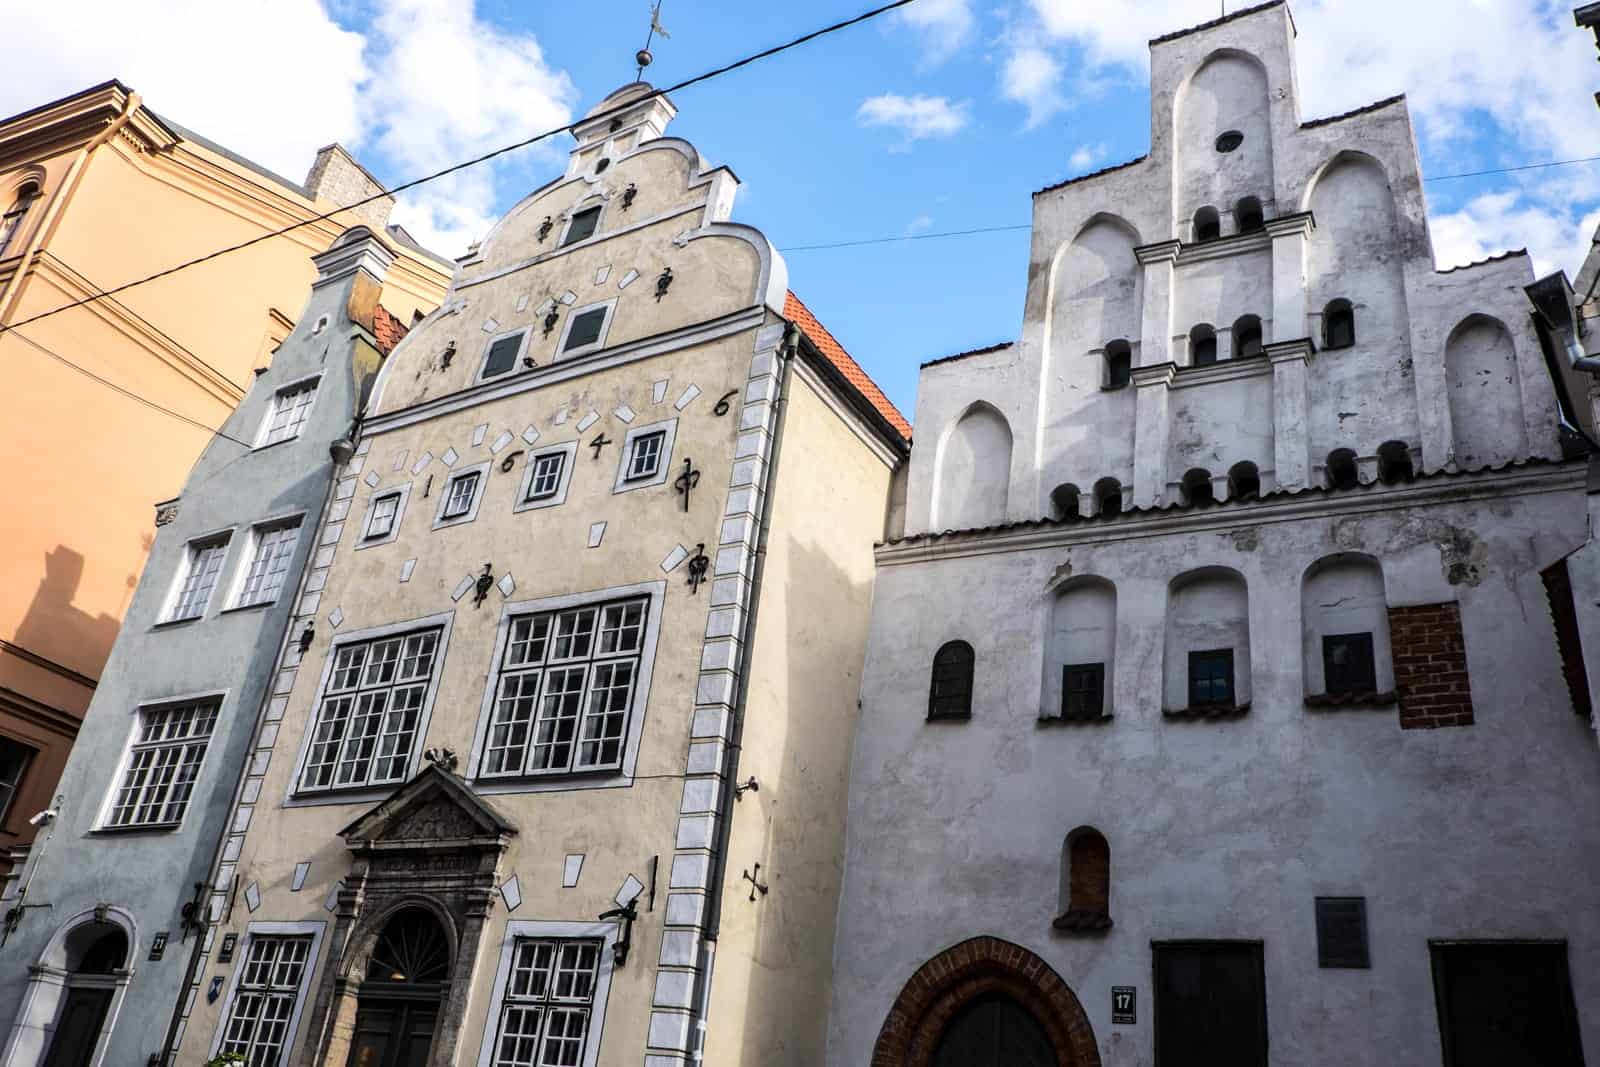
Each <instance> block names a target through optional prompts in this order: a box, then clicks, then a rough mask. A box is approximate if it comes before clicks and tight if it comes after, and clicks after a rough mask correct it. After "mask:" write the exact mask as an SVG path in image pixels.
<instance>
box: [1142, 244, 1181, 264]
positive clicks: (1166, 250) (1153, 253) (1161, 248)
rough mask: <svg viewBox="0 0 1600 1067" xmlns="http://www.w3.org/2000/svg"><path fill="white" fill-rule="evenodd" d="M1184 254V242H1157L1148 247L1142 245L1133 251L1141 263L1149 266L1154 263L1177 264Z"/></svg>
mask: <svg viewBox="0 0 1600 1067" xmlns="http://www.w3.org/2000/svg"><path fill="white" fill-rule="evenodd" d="M1182 252H1183V242H1182V241H1177V240H1173V241H1156V242H1153V243H1151V244H1147V245H1140V246H1139V247H1137V248H1135V249H1134V250H1133V254H1134V256H1136V257H1137V258H1138V260H1139V262H1140V263H1143V264H1144V265H1145V266H1149V265H1151V264H1153V263H1176V262H1178V257H1179V256H1180V255H1181V254H1182Z"/></svg>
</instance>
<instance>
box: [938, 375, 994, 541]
mask: <svg viewBox="0 0 1600 1067" xmlns="http://www.w3.org/2000/svg"><path fill="white" fill-rule="evenodd" d="M1011 444H1012V436H1011V424H1010V423H1008V422H1007V421H1006V417H1005V416H1004V415H1002V414H1000V412H999V411H997V410H996V409H995V408H994V407H992V406H991V405H989V404H987V403H985V402H984V401H981V400H980V401H978V402H977V403H975V404H973V405H972V406H971V407H969V408H967V410H966V411H965V412H963V413H962V415H961V417H960V418H958V419H957V420H956V421H955V423H954V424H953V425H952V426H951V427H950V429H949V430H948V431H947V432H946V434H945V437H944V440H943V441H941V442H940V445H939V454H938V459H937V460H936V461H935V466H936V468H937V471H936V473H935V477H934V496H933V528H934V529H936V530H967V529H973V528H975V527H979V526H991V525H994V524H995V523H998V522H1001V521H1003V520H1004V519H1005V516H1006V501H1007V496H1008V493H1009V491H1010V484H1011Z"/></svg>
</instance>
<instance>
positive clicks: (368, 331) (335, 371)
mask: <svg viewBox="0 0 1600 1067" xmlns="http://www.w3.org/2000/svg"><path fill="white" fill-rule="evenodd" d="M393 261H394V253H393V252H392V251H391V250H390V249H389V248H388V247H387V246H386V245H385V244H384V242H383V241H382V240H381V239H380V238H379V237H378V236H376V235H375V234H374V233H373V232H372V231H371V230H369V229H367V228H366V227H364V226H357V227H354V228H353V229H351V230H348V231H346V232H345V233H344V234H343V235H341V237H340V238H339V239H338V240H337V241H335V242H334V244H333V245H332V246H331V247H330V248H329V249H328V250H327V251H326V252H323V253H322V254H320V255H318V256H316V257H314V263H315V264H316V266H317V272H318V273H317V278H316V280H315V282H314V283H313V286H312V289H311V293H310V297H309V299H308V301H307V304H306V308H305V310H304V312H303V314H302V315H301V317H300V319H299V321H298V322H297V324H296V326H295V328H294V331H293V332H292V333H291V334H290V335H289V337H288V338H287V339H286V340H285V341H284V343H283V344H282V345H281V346H280V347H279V349H278V350H277V352H276V353H275V354H274V356H273V359H272V361H271V365H270V366H268V367H267V368H266V369H265V370H263V371H261V372H260V373H259V375H258V377H257V379H256V381H255V382H254V383H253V385H252V386H251V388H250V390H249V391H248V393H247V394H246V395H245V397H244V400H243V401H242V402H241V403H240V405H239V407H238V408H237V409H236V410H235V411H234V412H233V414H232V415H231V416H230V417H229V418H228V420H227V421H226V422H225V423H224V424H223V426H222V427H221V429H220V430H219V431H218V432H217V433H216V435H215V436H214V437H213V438H212V440H211V441H210V443H209V444H208V445H207V446H206V449H205V451H204V452H203V453H202V454H201V456H200V459H199V460H198V461H197V462H196V463H195V465H194V468H193V469H192V470H191V471H190V474H189V478H188V481H187V482H186V484H185V486H184V489H183V493H182V495H181V496H179V497H178V498H177V499H175V500H173V501H168V502H166V503H163V504H160V505H157V509H156V526H157V529H156V532H155V540H154V544H153V546H152V548H151V552H150V558H149V561H148V563H147V565H146V567H145V570H144V574H143V577H142V578H141V580H140V583H139V587H138V589H137V591H136V592H135V594H134V597H133V600H132V603H131V604H130V606H129V609H128V613H127V617H126V619H125V621H124V624H123V627H122V632H121V635H120V637H119V638H118V639H117V642H116V645H115V646H114V648H113V650H112V653H111V657H110V660H109V661H108V662H107V664H106V669H105V673H104V675H103V676H102V678H101V680H100V684H99V687H98V689H97V690H96V692H95V696H94V700H93V702H92V703H91V704H90V707H89V711H88V714H87V716H86V717H85V719H84V725H83V729H82V731H81V733H80V734H79V735H78V738H77V742H76V744H75V746H74V748H73V750H72V753H71V755H70V757H69V759H68V761H67V765H66V769H65V771H64V773H63V775H62V778H61V783H60V786H59V789H58V794H57V797H56V800H55V801H54V802H53V803H52V805H51V808H50V809H48V810H47V811H46V812H42V813H39V814H38V815H37V816H35V818H36V819H38V820H39V825H40V830H41V832H40V836H39V843H38V844H37V845H36V846H35V847H34V848H33V850H32V854H31V855H30V857H29V858H28V861H27V864H26V866H25V868H24V869H23V871H22V872H21V875H20V877H18V878H17V879H16V880H14V881H13V882H12V884H11V886H10V888H9V890H8V891H7V896H6V898H5V899H4V900H3V901H0V909H3V910H4V911H5V915H6V918H5V928H4V929H5V934H4V942H3V944H0V1035H3V1036H0V1041H3V1047H0V1065H3V1067H41V1065H45V1064H50V1065H62V1067H68V1065H71V1067H77V1065H83V1067H98V1065H101V1064H105V1065H111V1064H116V1065H119V1067H121V1065H137V1064H146V1063H158V1062H160V1061H161V1057H162V1053H163V1051H164V1050H165V1048H166V1047H167V1045H168V1042H169V1040H170V1038H171V1036H172V1035H171V1029H172V1026H173V1020H174V1018H175V1011H174V1009H175V1007H176V1006H177V1003H178V999H179V997H180V996H181V995H182V994H183V991H184V989H185V988H186V983H187V980H188V977H189V975H188V972H189V968H190V966H191V962H192V960H193V959H194V958H195V954H194V949H195V946H196V943H197V942H198V941H199V940H200V939H201V938H203V937H204V936H205V923H204V920H205V918H206V915H205V912H204V907H203V905H204V901H205V898H206V896H207V890H208V889H209V888H210V887H209V886H207V884H206V882H207V879H208V878H209V877H210V876H211V871H212V869H213V865H214V862H215V860H216V858H217V857H216V853H217V848H218V844H219V842H220V841H221V840H222V838H223V835H224V834H225V832H226V830H227V825H226V823H227V820H228V818H229V813H230V811H231V810H232V802H233V800H234V797H235V793H236V791H237V789H238V788H239V783H240V781H241V780H242V776H241V772H242V771H243V769H244V768H243V767H242V763H243V761H244V760H245V759H246V758H247V756H248V753H249V751H250V747H251V738H252V735H253V734H254V733H255V731H256V729H257V728H258V724H259V722H260V719H261V715H262V711H263V707H264V704H265V701H266V699H267V697H268V695H269V693H270V691H271V689H272V683H273V678H274V673H275V667H276V665H277V662H278V658H279V655H280V652H281V651H282V649H283V647H284V643H285V642H286V641H296V640H299V636H300V635H299V631H300V628H301V627H303V625H304V623H303V621H302V620H301V618H300V616H301V612H300V610H299V609H300V599H301V597H302V596H304V595H305V590H304V589H303V588H302V584H303V575H304V574H305V570H306V565H307V563H308V561H309V560H310V559H311V558H312V557H313V555H314V553H315V552H316V545H315V544H314V543H313V542H314V541H315V539H316V537H317V535H318V533H319V531H320V529H321V525H322V524H321V519H322V516H323V514H324V512H325V509H326V508H327V507H328V506H329V502H330V496H331V490H332V485H333V475H334V472H335V469H336V463H337V462H338V461H339V460H340V459H348V458H349V457H348V452H347V451H346V450H348V449H349V448H350V447H351V439H352V435H353V432H354V429H355V425H356V422H355V420H356V418H357V415H358V412H359V411H360V409H361V405H362V402H363V400H364V398H365V394H366V391H367V389H368V388H369V387H370V385H371V382H372V380H373V378H374V376H375V375H376V374H377V371H378V368H379V366H380V365H381V363H382V359H383V355H384V353H385V349H386V347H387V346H389V345H392V343H393V341H394V340H395V338H394V337H393V336H392V335H393V334H394V333H395V332H396V330H395V327H396V326H397V325H398V324H397V323H396V322H395V321H394V320H393V319H392V317H389V316H388V314H387V312H385V311H384V310H383V309H382V308H381V307H380V306H379V302H378V301H379V296H380V295H381V292H382V285H383V280H384V276H385V273H386V272H387V270H388V268H389V266H390V265H391V264H392V263H393ZM385 319H386V320H387V321H382V320H385ZM341 453H342V455H341ZM220 888H226V887H220Z"/></svg>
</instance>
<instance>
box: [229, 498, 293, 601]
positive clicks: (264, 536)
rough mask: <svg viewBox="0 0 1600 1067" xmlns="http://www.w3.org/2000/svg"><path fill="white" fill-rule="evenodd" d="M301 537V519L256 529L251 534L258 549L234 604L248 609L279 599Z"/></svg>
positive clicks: (253, 554) (255, 547)
mask: <svg viewBox="0 0 1600 1067" xmlns="http://www.w3.org/2000/svg"><path fill="white" fill-rule="evenodd" d="M299 537H300V520H299V519H298V518H296V519H292V520H290V521H288V522H280V523H274V524H272V525H266V526H257V527H256V528H255V530H254V531H253V532H252V534H251V541H252V542H253V545H254V550H253V551H252V552H251V555H250V565H249V567H248V568H247V569H246V570H245V573H244V581H243V583H242V584H241V585H240V586H239V595H238V598H237V600H236V601H235V602H234V607H238V608H247V607H252V606H254V605H256V604H271V603H274V602H276V601H277V599H278V594H279V593H281V592H283V583H284V582H285V580H287V578H288V575H289V563H290V561H291V560H292V559H293V558H294V546H295V542H296V541H297V540H298V539H299Z"/></svg>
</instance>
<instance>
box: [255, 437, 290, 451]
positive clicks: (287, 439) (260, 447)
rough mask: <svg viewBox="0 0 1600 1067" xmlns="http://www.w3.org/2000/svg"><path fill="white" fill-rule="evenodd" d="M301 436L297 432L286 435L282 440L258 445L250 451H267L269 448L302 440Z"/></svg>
mask: <svg viewBox="0 0 1600 1067" xmlns="http://www.w3.org/2000/svg"><path fill="white" fill-rule="evenodd" d="M300 437H301V435H300V434H295V435H294V436H293V437H285V438H284V439H283V440H281V441H273V442H271V443H270V444H265V445H256V446H255V447H254V448H252V449H251V450H250V451H251V452H252V453H255V452H265V451H266V450H267V449H269V448H277V447H278V446H279V445H286V444H289V443H291V442H293V441H298V440H300Z"/></svg>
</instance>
